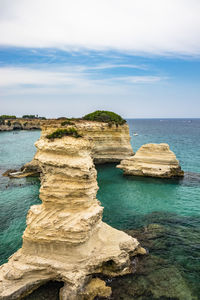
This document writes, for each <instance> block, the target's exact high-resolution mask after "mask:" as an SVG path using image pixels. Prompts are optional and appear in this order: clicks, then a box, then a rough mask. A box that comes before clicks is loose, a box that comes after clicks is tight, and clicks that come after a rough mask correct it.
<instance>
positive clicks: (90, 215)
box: [0, 127, 144, 300]
mask: <svg viewBox="0 0 200 300" xmlns="http://www.w3.org/2000/svg"><path fill="white" fill-rule="evenodd" d="M52 130H54V128H53V129H50V127H48V130H47V131H46V130H44V132H43V133H42V137H41V138H40V139H39V140H38V141H37V142H36V147H37V149H38V151H37V153H36V155H35V158H34V159H35V160H36V161H37V164H38V165H39V168H40V170H41V188H40V199H41V200H42V205H33V206H32V207H31V208H30V210H29V213H28V215H27V227H26V230H25V232H24V234H23V245H22V248H21V249H20V250H18V251H17V252H16V253H15V254H14V255H13V256H12V257H10V259H9V261H8V263H6V264H4V265H3V266H1V268H0V298H1V299H18V298H19V297H22V296H25V295H26V294H28V293H30V291H33V290H34V289H36V288H38V286H40V285H42V284H44V283H45V282H47V281H49V280H55V281H62V282H64V286H63V288H62V289H61V291H60V298H61V299H62V300H65V299H67V300H70V299H79V295H80V293H81V291H83V289H84V287H85V286H86V285H87V284H88V278H90V277H91V274H100V273H101V274H104V275H108V276H118V275H124V274H128V273H130V272H131V271H132V269H133V266H132V264H131V260H130V257H132V256H135V255H137V254H143V253H144V251H143V249H141V247H140V244H139V242H138V241H137V240H136V239H135V238H132V237H131V236H128V235H127V234H126V233H124V232H122V231H119V230H116V229H114V228H112V227H111V226H109V225H107V224H106V223H104V222H102V212H103V207H101V206H100V203H99V201H98V200H97V199H96V193H97V190H98V185H97V181H96V170H95V167H94V164H93V160H92V157H91V153H92V145H91V142H90V141H89V140H88V139H87V138H82V137H81V138H80V137H79V138H74V137H70V136H65V137H63V138H62V139H54V140H48V139H47V138H46V135H47V134H48V133H49V132H50V131H52ZM101 284H102V283H101ZM91 285H92V283H91ZM95 286H96V285H95ZM97 286H99V285H97ZM96 290H97V291H98V293H97V295H98V294H99V288H97V289H96ZM106 290H107V292H108V289H106ZM94 291H95V289H93V293H94ZM89 299H90V298H89Z"/></svg>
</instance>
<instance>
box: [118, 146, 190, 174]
mask: <svg viewBox="0 0 200 300" xmlns="http://www.w3.org/2000/svg"><path fill="white" fill-rule="evenodd" d="M117 167H118V168H120V169H122V170H123V171H124V174H125V175H137V176H150V177H161V178H170V177H181V176H183V175H184V172H183V171H182V170H181V167H180V165H179V161H178V160H177V159H176V156H175V154H174V153H173V152H172V151H171V150H170V149H169V145H168V144H146V145H143V146H142V147H141V148H140V149H139V150H138V151H137V152H136V154H135V155H134V156H133V157H131V158H129V159H125V160H122V161H121V163H120V165H118V166H117Z"/></svg>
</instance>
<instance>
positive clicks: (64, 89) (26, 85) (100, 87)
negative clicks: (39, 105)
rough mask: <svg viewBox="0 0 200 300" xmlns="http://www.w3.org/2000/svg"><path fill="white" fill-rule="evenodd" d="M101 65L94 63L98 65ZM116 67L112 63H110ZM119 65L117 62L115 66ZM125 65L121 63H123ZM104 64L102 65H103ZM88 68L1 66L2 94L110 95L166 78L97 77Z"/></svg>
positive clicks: (0, 82)
mask: <svg viewBox="0 0 200 300" xmlns="http://www.w3.org/2000/svg"><path fill="white" fill-rule="evenodd" d="M101 66H102V65H97V66H94V67H93V68H94V69H95V68H97V70H98V67H99V68H100V67H101ZM109 66H110V67H115V65H109ZM118 66H119V65H118ZM123 66H124V65H123ZM102 67H103V66H102ZM89 70H90V67H88V68H87V67H85V66H74V67H73V68H72V67H70V66H68V67H57V68H56V69H50V68H49V67H48V68H46V69H45V68H44V67H43V69H36V68H27V67H21V68H19V67H1V68H0V88H1V94H2V95H11V94H12V95H15V94H41V93H42V94H46V95H47V94H60V93H62V94H63V93H64V94H77V93H78V94H81V93H83V94H92V93H93V94H110V93H114V94H117V93H124V92H125V93H126V92H127V87H128V88H131V86H132V85H134V84H138V83H143V84H148V83H156V82H158V81H162V80H166V78H164V77H163V78H162V77H159V76H146V75H141V76H133V75H130V76H121V75H120V76H119V75H118V76H117V75H115V76H114V77H113V76H112V75H110V76H109V77H107V78H103V79H99V78H98V79H97V78H95V77H94V75H93V74H92V73H91V74H90V73H89Z"/></svg>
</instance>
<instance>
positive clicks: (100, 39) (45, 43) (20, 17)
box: [0, 0, 200, 55]
mask: <svg viewBox="0 0 200 300" xmlns="http://www.w3.org/2000/svg"><path fill="white" fill-rule="evenodd" d="M199 16H200V1H199V0H84V1H83V0H1V1H0V45H7V46H22V47H55V48H59V49H68V50H80V48H86V49H94V50H107V49H114V50H119V51H129V52H131V53H140V54H141V53H144V54H161V55H170V54H172V55H199V54H200V17H199Z"/></svg>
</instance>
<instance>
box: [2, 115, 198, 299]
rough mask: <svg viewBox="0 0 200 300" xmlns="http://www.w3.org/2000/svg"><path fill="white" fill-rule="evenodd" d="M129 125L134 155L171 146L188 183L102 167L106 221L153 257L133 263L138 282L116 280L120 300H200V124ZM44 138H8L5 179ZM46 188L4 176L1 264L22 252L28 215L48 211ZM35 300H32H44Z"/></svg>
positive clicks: (165, 121) (26, 135)
mask: <svg viewBox="0 0 200 300" xmlns="http://www.w3.org/2000/svg"><path fill="white" fill-rule="evenodd" d="M128 124H129V127H130V135H131V144H132V146H133V150H134V151H137V150H138V148H139V147H140V146H141V145H143V144H146V143H168V144H169V145H170V149H171V150H172V151H174V152H175V154H176V156H177V158H178V159H179V161H180V164H181V166H182V169H183V170H184V171H185V176H184V178H183V179H180V180H177V179H176V180H175V179H158V178H142V177H125V176H123V173H122V171H121V170H119V169H116V167H115V165H114V164H111V165H109V164H108V165H102V166H97V172H98V184H99V191H98V195H97V198H98V199H99V200H100V201H101V203H102V205H103V206H104V214H103V219H104V221H105V222H107V223H108V224H110V225H112V226H113V227H115V228H118V229H121V230H125V231H127V232H128V233H129V234H131V235H132V236H135V237H137V238H138V240H139V241H140V242H141V244H142V246H144V247H146V249H147V251H149V255H148V256H145V257H144V258H141V259H139V262H137V261H134V262H133V263H134V264H135V265H137V268H136V269H137V271H136V273H135V274H134V275H128V276H124V277H120V278H116V279H114V280H108V282H107V284H108V285H110V286H111V287H112V289H113V299H138V300H144V299H145V300H146V299H186V300H190V299H200V287H199V282H200V150H199V149H200V120H199V119H191V120H189V119H160V120H158V119H156V120H155V119H152V120H141V119H140V120H128ZM135 133H137V135H135ZM39 136H40V131H18V132H17V133H15V132H1V133H0V173H1V174H2V173H3V172H4V171H6V170H7V169H9V168H11V169H15V168H16V169H17V168H19V167H20V166H22V165H23V164H24V163H26V162H28V161H30V160H31V159H32V157H33V155H34V153H35V151H36V149H35V147H34V142H35V141H36V140H37V139H38V138H39ZM39 186H40V183H39V180H38V179H37V178H23V179H8V178H7V177H2V176H0V263H1V264H2V263H4V262H6V261H7V259H8V257H9V256H10V255H11V254H12V253H14V252H15V251H16V250H17V249H18V248H19V247H20V246H21V242H22V239H21V236H22V233H23V230H24V229H25V226H26V224H25V220H26V214H27V211H28V209H29V207H30V205H32V204H38V203H40V200H39V198H38V194H39ZM35 297H36V298H31V299H40V296H38V295H37V296H35ZM41 299H43V298H41ZM52 299H53V298H52ZM55 299H56V298H55Z"/></svg>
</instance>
